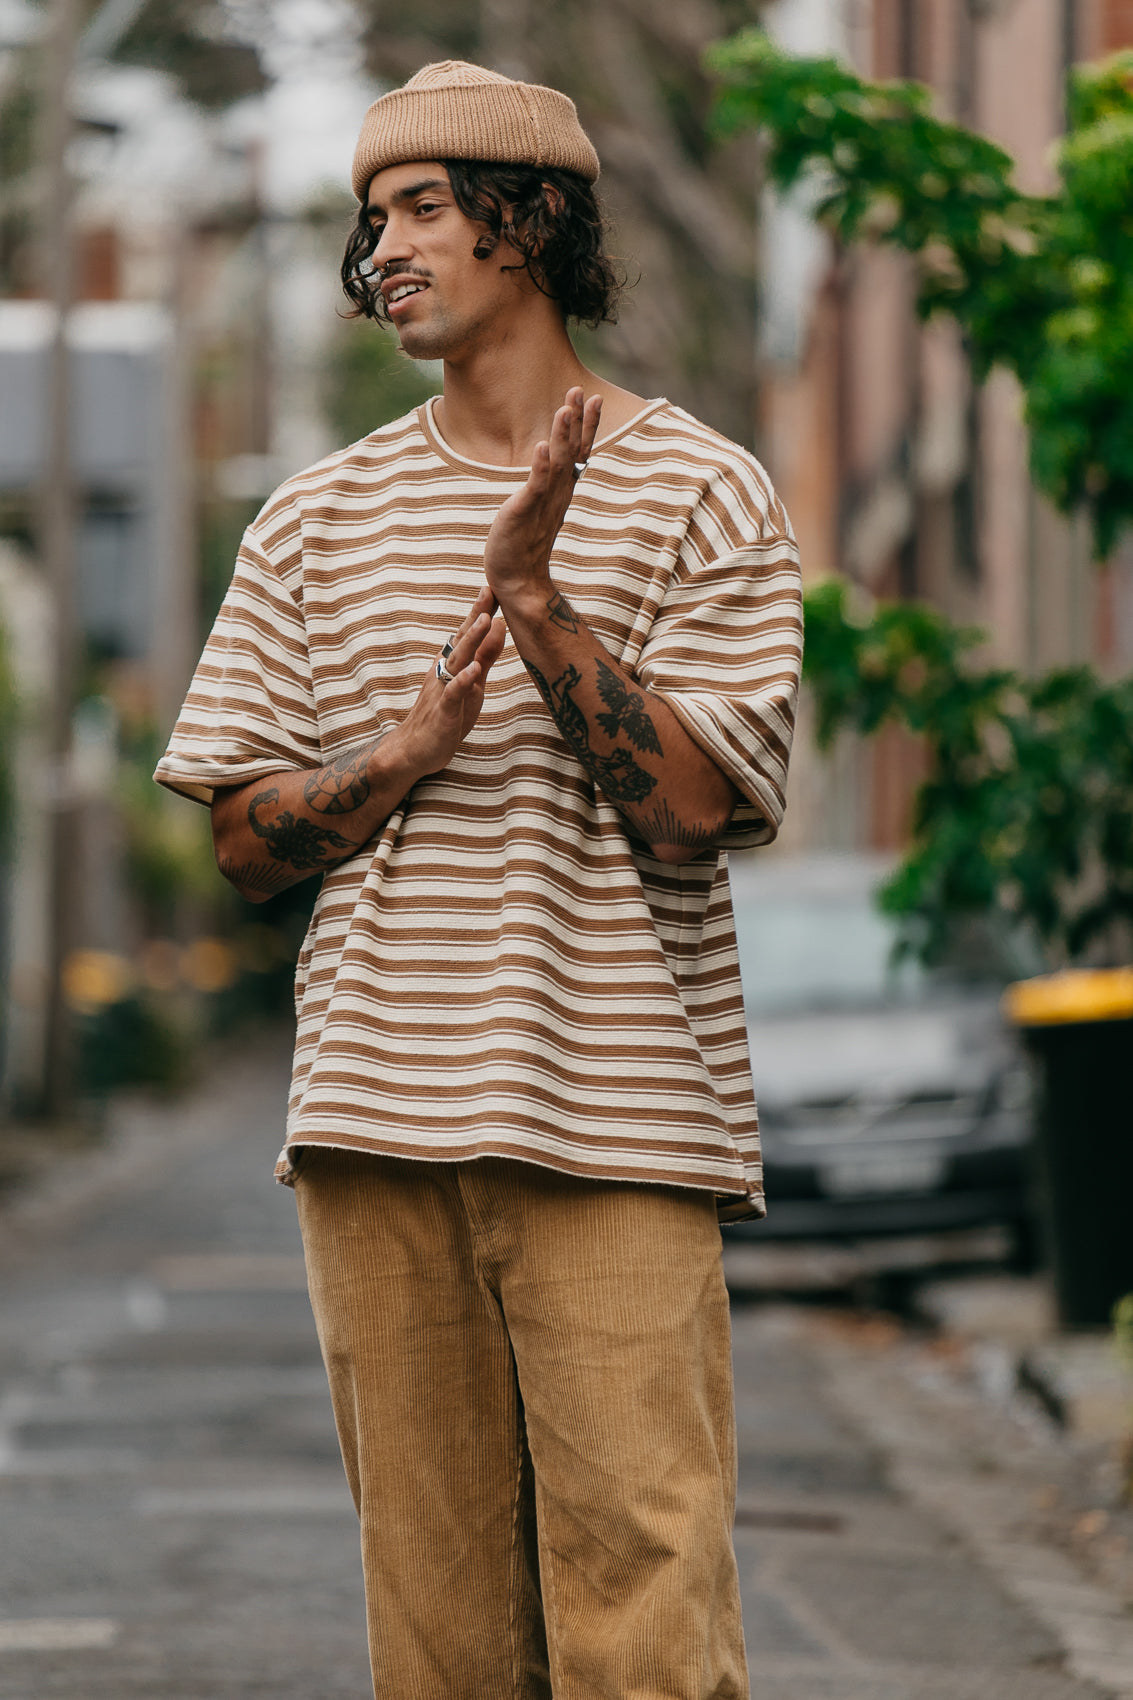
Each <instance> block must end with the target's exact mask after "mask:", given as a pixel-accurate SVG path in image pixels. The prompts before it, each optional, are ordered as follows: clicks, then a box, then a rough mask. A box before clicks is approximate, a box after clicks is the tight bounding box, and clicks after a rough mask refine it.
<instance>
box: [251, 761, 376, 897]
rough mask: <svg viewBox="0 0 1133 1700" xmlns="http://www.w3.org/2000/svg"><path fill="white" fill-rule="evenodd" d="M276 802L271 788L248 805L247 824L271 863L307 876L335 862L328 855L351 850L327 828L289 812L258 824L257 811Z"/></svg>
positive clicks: (348, 844)
mask: <svg viewBox="0 0 1133 1700" xmlns="http://www.w3.org/2000/svg"><path fill="white" fill-rule="evenodd" d="M316 777H317V776H316ZM278 802H279V792H278V790H277V789H276V788H275V786H272V788H271V790H269V791H259V792H257V794H256V795H255V796H254V797H253V798H252V801H251V802H250V803H249V804H248V824H249V826H250V827H251V829H252V831H253V832H254V833H255V835H256V837H257V838H262V839H264V840H265V841H266V843H267V847H268V855H269V856H270V857H271V858H272V860H273V861H276V862H286V863H287V864H288V865H289V866H290V867H292V868H294V869H296V871H297V872H300V873H306V872H308V871H309V870H310V869H312V868H321V867H322V866H323V865H324V863H326V862H328V861H335V860H337V859H338V858H336V857H334V856H331V855H329V854H328V852H329V851H331V850H352V849H354V845H353V844H352V843H351V842H350V840H349V839H348V838H343V836H342V834H341V833H338V832H333V831H332V830H331V828H330V827H329V826H319V825H318V824H317V823H316V822H315V821H313V820H299V819H297V818H296V816H295V815H293V814H292V812H291V810H290V809H280V811H279V813H278V814H277V815H276V817H275V819H274V820H270V821H262V820H260V818H259V811H260V810H261V809H266V808H267V807H268V805H269V804H271V803H278Z"/></svg>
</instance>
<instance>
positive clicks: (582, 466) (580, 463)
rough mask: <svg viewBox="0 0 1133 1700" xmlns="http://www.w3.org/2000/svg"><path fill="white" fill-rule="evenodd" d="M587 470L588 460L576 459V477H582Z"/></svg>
mask: <svg viewBox="0 0 1133 1700" xmlns="http://www.w3.org/2000/svg"><path fill="white" fill-rule="evenodd" d="M585 471H586V462H585V461H584V460H576V461H575V463H574V476H575V477H576V478H581V477H582V474H583V473H584V472H585Z"/></svg>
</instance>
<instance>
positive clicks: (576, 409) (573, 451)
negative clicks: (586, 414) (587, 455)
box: [567, 388, 586, 471]
mask: <svg viewBox="0 0 1133 1700" xmlns="http://www.w3.org/2000/svg"><path fill="white" fill-rule="evenodd" d="M585 401H586V393H585V391H584V390H581V389H578V388H576V389H573V390H568V391H567V406H568V407H569V409H570V464H571V470H572V471H573V469H574V465H575V462H576V461H577V460H578V459H579V457H580V455H581V453H582V416H583V410H584V404H585Z"/></svg>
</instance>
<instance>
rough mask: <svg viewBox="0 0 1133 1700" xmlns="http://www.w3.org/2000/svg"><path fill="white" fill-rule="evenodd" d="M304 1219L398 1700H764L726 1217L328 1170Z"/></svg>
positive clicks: (484, 1180) (658, 1191)
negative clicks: (746, 1613)
mask: <svg viewBox="0 0 1133 1700" xmlns="http://www.w3.org/2000/svg"><path fill="white" fill-rule="evenodd" d="M296 1197H297V1200H298V1205H299V1216H300V1223H301V1226H302V1230H303V1241H304V1247H305V1251H306V1256H307V1267H308V1277H309V1281H310V1290H311V1302H312V1306H313V1308H314V1312H315V1318H316V1322H317V1324H318V1329H319V1337H320V1341H321V1343H322V1348H323V1353H324V1357H325V1359H326V1364H327V1370H328V1374H329V1377H330V1384H331V1394H332V1398H333V1402H334V1408H335V1415H336V1419H337V1421H338V1428H339V1436H340V1439H341V1442H342V1449H343V1458H344V1461H345V1464H346V1470H347V1475H348V1477H349V1479H350V1484H351V1488H352V1490H353V1492H354V1496H355V1502H356V1504H357V1505H358V1509H359V1514H360V1517H361V1521H362V1550H363V1565H364V1571H365V1584H366V1604H367V1615H368V1621H369V1628H370V1642H371V1653H372V1660H373V1672H374V1692H375V1696H376V1700H488V1697H489V1696H490V1697H491V1700H505V1697H506V1700H550V1695H551V1693H552V1690H553V1693H554V1696H555V1700H624V1697H625V1696H626V1695H629V1694H641V1695H644V1694H647V1693H649V1694H652V1693H658V1694H662V1693H663V1694H665V1695H666V1696H669V1697H671V1700H747V1697H748V1685H747V1675H746V1668H745V1659H744V1649H743V1631H742V1626H741V1620H740V1605H739V1590H738V1582H737V1576H736V1564H735V1556H734V1552H733V1549H732V1544H731V1525H732V1517H733V1512H734V1503H735V1474H736V1446H735V1420H734V1406H733V1394H732V1375H731V1351H730V1346H731V1341H730V1325H729V1318H728V1299H727V1292H726V1289H725V1286H724V1281H723V1275H722V1272H721V1266H720V1235H719V1229H718V1227H717V1225H716V1221H715V1218H714V1213H713V1210H712V1206H711V1202H710V1200H709V1199H708V1198H707V1197H706V1196H705V1195H704V1194H702V1193H697V1192H695V1191H693V1190H691V1189H681V1188H675V1187H649V1186H636V1187H635V1186H627V1185H625V1184H624V1183H618V1182H605V1181H588V1180H583V1179H579V1178H578V1177H575V1176H569V1175H556V1174H554V1173H551V1172H549V1171H547V1170H544V1169H541V1168H539V1167H537V1166H536V1165H533V1164H527V1163H521V1162H510V1161H508V1160H507V1159H498V1158H489V1159H484V1160H481V1161H479V1162H473V1163H453V1164H450V1163H439V1164H434V1163H417V1162H414V1161H412V1160H411V1159H405V1158H388V1157H376V1156H372V1155H370V1154H368V1153H360V1152H347V1151H335V1150H330V1149H324V1148H320V1147H314V1148H312V1149H310V1150H309V1151H308V1152H307V1153H306V1155H305V1157H304V1160H303V1163H302V1165H301V1168H300V1173H299V1179H298V1183H297V1186H296ZM520 1389H522V1395H521V1393H520ZM540 1584H541V1592H540Z"/></svg>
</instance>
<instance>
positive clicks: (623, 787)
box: [526, 592, 720, 852]
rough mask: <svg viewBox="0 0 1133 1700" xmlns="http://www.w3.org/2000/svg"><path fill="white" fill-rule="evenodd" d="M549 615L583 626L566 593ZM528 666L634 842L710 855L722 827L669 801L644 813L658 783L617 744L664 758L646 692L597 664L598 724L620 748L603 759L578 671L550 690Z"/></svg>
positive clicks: (567, 625)
mask: <svg viewBox="0 0 1133 1700" xmlns="http://www.w3.org/2000/svg"><path fill="white" fill-rule="evenodd" d="M564 611H565V612H564ZM547 613H548V618H549V619H550V620H551V621H552V622H553V623H554V624H555V625H557V626H563V627H565V628H566V629H568V630H571V631H574V630H576V629H577V627H578V625H579V624H580V621H579V619H578V616H577V615H576V614H575V613H574V610H573V609H572V608H571V606H570V603H569V602H567V600H566V598H565V597H564V596H563V595H562V594H561V592H557V593H556V594H555V596H553V597H552V598H551V600H550V602H548V604H547ZM568 621H569V623H568ZM526 665H527V671H528V672H529V673H530V674H531V677H532V679H533V680H534V681H535V684H536V686H537V687H538V690H539V694H540V695H541V696H542V698H543V701H544V702H545V703H546V705H547V707H548V708H549V709H550V711H551V714H552V715H553V717H554V720H555V722H556V724H557V726H558V728H559V731H560V732H561V733H562V735H563V737H564V738H565V739H566V741H567V743H568V744H569V745H570V747H571V749H572V750H573V751H574V753H575V755H576V756H577V757H578V759H579V761H580V762H581V763H582V765H583V767H584V768H585V769H586V771H587V773H588V774H589V775H590V777H591V779H593V781H594V783H595V784H596V785H598V786H600V787H601V789H602V790H603V792H604V793H605V794H606V796H607V797H608V798H609V799H610V801H611V802H612V803H617V804H619V805H620V806H622V807H623V808H625V809H626V811H627V816H628V821H629V825H630V827H631V829H632V832H633V835H634V837H635V838H639V839H640V840H641V841H642V842H643V843H644V844H647V845H650V846H652V845H655V844H670V845H673V846H676V847H679V848H680V849H684V850H692V851H694V852H695V851H699V850H706V849H707V848H708V847H709V846H710V845H711V844H713V843H714V842H715V840H716V839H717V838H718V837H719V832H720V827H719V823H717V822H708V821H703V820H697V821H686V820H681V819H680V818H679V817H678V816H677V815H675V814H674V813H673V810H672V808H671V807H670V805H669V803H668V802H667V801H666V800H665V799H662V800H661V801H659V802H658V801H657V800H656V799H655V800H654V801H653V803H652V804H651V805H650V807H649V808H648V810H646V809H645V808H643V807H642V805H643V804H644V803H645V801H646V799H647V798H648V797H649V796H650V794H651V793H652V792H653V791H655V790H656V787H657V785H658V783H659V781H658V779H657V778H656V777H655V775H653V774H652V773H650V772H649V771H648V770H647V769H646V768H644V767H642V765H641V763H640V762H638V761H637V760H636V759H635V757H634V754H633V751H632V750H629V749H627V748H626V746H625V744H619V743H618V742H617V740H618V738H619V737H622V738H624V739H625V740H626V743H628V744H632V745H633V747H634V749H636V750H640V751H642V752H643V753H644V754H646V755H655V756H662V757H663V755H664V751H663V750H662V747H661V739H660V738H659V736H658V734H657V728H656V726H655V725H654V724H653V720H652V717H651V715H650V713H649V707H648V699H647V697H646V696H645V694H644V692H642V691H635V690H634V689H633V688H632V686H630V685H628V684H627V683H626V681H625V680H624V679H623V677H622V675H621V674H620V673H618V672H617V671H616V670H615V669H614V668H613V667H610V666H608V665H607V663H606V662H605V661H603V660H601V659H600V658H599V657H596V658H595V666H596V668H597V684H598V695H599V696H600V697H601V699H602V701H603V703H604V704H605V710H604V711H599V713H598V714H597V715H595V719H596V721H597V723H598V726H599V727H600V728H601V730H602V731H603V732H604V733H605V734H606V736H607V738H609V739H610V740H611V741H613V742H614V745H615V747H614V749H613V750H612V752H611V753H610V754H609V755H600V754H599V753H598V752H597V751H596V750H595V749H594V748H593V747H592V744H591V738H590V725H589V722H588V721H587V718H586V712H585V710H584V709H583V708H582V707H581V705H580V704H579V702H578V701H577V699H576V697H575V695H574V693H575V692H576V690H577V688H578V686H579V685H580V684H581V683H582V674H581V673H580V672H579V670H578V668H577V667H575V666H574V665H573V664H571V665H569V666H568V667H567V668H566V670H565V671H564V672H563V673H561V674H560V675H559V677H558V678H557V679H556V680H555V681H554V683H553V684H548V682H547V680H546V678H545V676H544V675H543V674H542V673H541V672H540V671H539V669H538V668H537V667H535V666H533V665H532V664H531V662H530V661H528V662H527V663H526Z"/></svg>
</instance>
